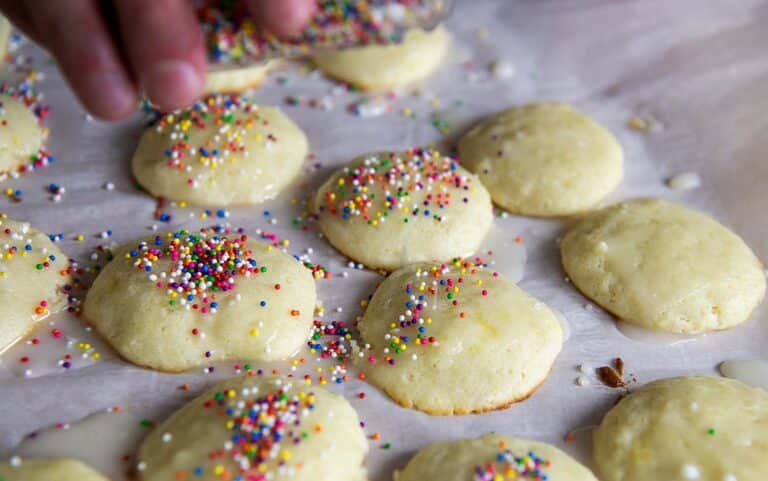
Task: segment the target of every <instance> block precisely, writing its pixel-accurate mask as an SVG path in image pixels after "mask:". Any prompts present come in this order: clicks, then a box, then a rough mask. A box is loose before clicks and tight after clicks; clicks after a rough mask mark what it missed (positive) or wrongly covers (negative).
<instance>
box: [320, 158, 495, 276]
mask: <svg viewBox="0 0 768 481" xmlns="http://www.w3.org/2000/svg"><path fill="white" fill-rule="evenodd" d="M312 204H313V208H314V210H315V212H316V213H317V215H318V221H319V226H320V229H321V230H322V232H323V233H324V234H325V236H326V237H327V238H328V240H329V241H330V243H331V244H333V246H334V247H336V248H337V249H338V250H340V251H341V252H342V253H344V254H346V255H347V256H349V257H351V258H352V259H355V260H356V261H358V262H362V263H364V264H365V265H366V266H368V267H373V268H380V269H386V270H395V269H397V268H398V267H400V266H401V265H405V264H408V263H412V262H423V261H431V260H441V261H447V260H450V259H452V258H454V257H457V256H464V255H468V254H472V253H473V252H474V251H475V250H476V249H477V248H478V247H479V245H480V243H481V242H482V241H483V238H484V237H485V235H486V233H487V232H488V229H489V228H490V226H491V223H492V221H493V206H492V205H491V199H490V196H489V195H488V192H487V191H486V190H485V187H483V185H482V184H481V183H480V182H479V181H478V180H477V178H476V177H475V176H473V175H472V174H470V173H469V172H467V171H466V170H464V169H463V168H462V167H461V166H460V165H459V164H458V162H457V161H456V159H453V158H451V157H446V156H443V155H441V154H440V153H439V152H437V151H434V150H422V149H411V150H407V151H405V152H379V153H374V154H366V155H363V156H360V157H358V158H357V159H355V160H353V161H352V162H351V163H350V164H349V165H348V166H346V167H344V168H342V169H340V170H338V171H337V172H335V173H334V174H333V175H331V177H330V178H329V179H328V180H327V181H326V182H325V183H324V184H323V185H322V186H321V187H320V189H319V190H318V191H317V194H316V195H315V197H314V199H313V202H312Z"/></svg>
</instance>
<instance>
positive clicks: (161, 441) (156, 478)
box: [137, 377, 368, 481]
mask: <svg viewBox="0 0 768 481" xmlns="http://www.w3.org/2000/svg"><path fill="white" fill-rule="evenodd" d="M367 451H368V442H367V440H366V439H365V434H364V433H363V431H362V429H361V428H360V422H359V420H358V418H357V414H356V413H355V411H354V409H352V406H350V404H349V403H348V402H347V401H346V400H345V399H344V398H342V397H340V396H337V395H335V394H331V393H330V392H328V391H326V390H325V389H322V388H318V387H309V386H306V385H304V383H303V382H300V381H298V380H289V379H280V378H258V377H238V378H233V379H229V380H227V381H224V382H222V383H220V384H217V385H216V386H214V387H213V388H211V389H209V390H207V391H206V392H205V393H203V394H202V395H201V396H200V397H198V398H196V399H194V400H193V401H191V402H190V403H188V404H187V405H185V406H184V407H182V408H181V409H180V410H178V411H176V412H175V413H174V414H173V415H172V416H171V417H170V418H168V419H167V420H166V421H165V422H163V423H162V424H160V425H159V426H158V427H157V428H155V429H154V430H153V431H152V433H150V435H149V436H147V438H146V439H145V440H144V442H143V443H142V444H141V447H140V448H139V453H138V466H137V470H138V473H139V481H167V480H169V479H194V480H196V481H198V480H199V481H220V480H222V479H230V480H233V481H239V480H243V481H245V480H266V479H269V480H275V481H278V480H288V479H290V480H291V481H310V480H311V481H337V480H349V481H364V480H365V479H367V478H366V472H365V469H364V468H363V466H362V462H363V458H364V457H365V455H366V453H367ZM180 476H181V477H182V478H180Z"/></svg>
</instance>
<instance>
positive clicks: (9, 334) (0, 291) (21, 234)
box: [0, 214, 69, 352]
mask: <svg viewBox="0 0 768 481" xmlns="http://www.w3.org/2000/svg"><path fill="white" fill-rule="evenodd" d="M68 282H69V259H67V256H65V255H64V253H63V252H61V250H59V248H58V247H56V245H55V244H54V243H53V242H51V240H50V239H49V238H48V236H47V235H45V234H43V233H42V232H40V231H38V230H36V229H34V228H32V227H31V226H30V225H29V224H28V223H26V222H19V221H15V220H12V219H9V218H8V217H7V216H5V215H4V214H0V352H2V351H3V350H5V349H7V348H9V347H10V346H11V345H13V344H14V343H15V342H16V341H17V340H19V339H20V338H22V337H23V336H24V335H25V334H27V333H29V332H30V331H31V330H32V329H33V328H34V327H35V325H36V324H37V323H38V322H40V321H41V320H43V319H45V318H46V317H48V315H49V314H51V313H55V312H58V311H60V310H62V309H64V308H65V307H66V306H67V296H66V295H65V294H64V291H63V288H64V286H65V285H66V284H67V283H68Z"/></svg>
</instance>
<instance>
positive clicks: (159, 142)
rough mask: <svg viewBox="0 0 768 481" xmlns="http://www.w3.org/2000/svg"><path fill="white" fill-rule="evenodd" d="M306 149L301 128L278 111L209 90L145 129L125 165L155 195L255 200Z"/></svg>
mask: <svg viewBox="0 0 768 481" xmlns="http://www.w3.org/2000/svg"><path fill="white" fill-rule="evenodd" d="M307 149H308V144H307V138H306V136H305V135H304V132H302V131H301V130H300V129H299V127H298V126H296V124H294V123H293V122H292V121H291V120H290V119H289V118H288V117H286V116H285V115H284V114H283V113H282V112H281V111H280V109H278V108H275V107H264V106H259V105H256V104H255V103H254V102H253V101H252V100H250V99H247V98H244V97H239V96H237V95H214V96H210V97H207V98H205V99H203V100H200V101H198V102H196V103H195V105H194V106H192V107H191V108H189V109H187V110H183V111H178V112H174V113H170V114H165V115H163V116H162V117H161V118H160V119H159V120H158V121H157V122H156V123H155V124H154V125H153V126H151V127H149V128H148V129H147V130H146V131H145V133H144V135H143V136H142V138H141V142H140V143H139V146H138V148H137V149H136V153H135V154H134V155H133V160H132V168H133V174H134V175H135V176H136V180H138V181H139V183H140V184H141V185H142V186H143V187H144V188H145V189H147V190H148V191H149V192H150V193H151V194H152V195H154V196H156V197H163V198H166V199H171V200H177V201H189V202H192V203H196V204H205V205H217V206H223V205H232V204H255V203H259V202H262V201H264V200H266V199H270V198H272V197H275V196H276V195H277V194H278V193H279V192H280V190H281V189H283V188H284V187H285V186H286V185H288V184H289V183H290V182H291V181H292V180H293V179H294V177H296V175H297V174H298V173H299V170H300V168H301V165H302V163H303V162H304V159H305V157H306V156H307Z"/></svg>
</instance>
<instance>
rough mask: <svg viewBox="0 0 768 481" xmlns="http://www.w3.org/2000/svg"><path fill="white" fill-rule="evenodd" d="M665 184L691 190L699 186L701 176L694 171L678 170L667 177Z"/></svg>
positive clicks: (674, 187)
mask: <svg viewBox="0 0 768 481" xmlns="http://www.w3.org/2000/svg"><path fill="white" fill-rule="evenodd" d="M667 186H668V187H669V188H670V189H675V190H691V189H695V188H697V187H700V186H701V177H700V176H699V174H697V173H696V172H680V173H679V174H675V175H673V176H671V177H670V178H668V179H667Z"/></svg>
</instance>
